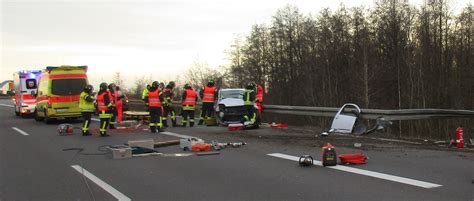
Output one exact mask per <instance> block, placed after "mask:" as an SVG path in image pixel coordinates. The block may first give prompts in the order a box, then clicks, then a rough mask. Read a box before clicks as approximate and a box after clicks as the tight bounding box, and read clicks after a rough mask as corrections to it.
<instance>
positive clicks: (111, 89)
mask: <svg viewBox="0 0 474 201" xmlns="http://www.w3.org/2000/svg"><path fill="white" fill-rule="evenodd" d="M115 87H116V86H115V84H114V83H110V84H109V90H110V91H115Z"/></svg>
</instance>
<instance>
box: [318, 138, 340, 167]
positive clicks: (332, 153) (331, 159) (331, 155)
mask: <svg viewBox="0 0 474 201" xmlns="http://www.w3.org/2000/svg"><path fill="white" fill-rule="evenodd" d="M336 156H337V155H336V148H335V147H334V146H332V145H331V144H329V143H327V144H326V145H324V146H323V147H322V148H321V157H322V160H321V162H322V164H323V166H335V165H337V157H336Z"/></svg>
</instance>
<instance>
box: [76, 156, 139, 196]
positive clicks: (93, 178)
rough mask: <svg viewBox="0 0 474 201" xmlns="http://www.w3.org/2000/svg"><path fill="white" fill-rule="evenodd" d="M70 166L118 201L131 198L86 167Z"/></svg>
mask: <svg viewBox="0 0 474 201" xmlns="http://www.w3.org/2000/svg"><path fill="white" fill-rule="evenodd" d="M71 167H72V168H74V169H75V170H77V171H78V172H79V173H81V174H82V175H84V176H85V177H87V178H88V179H90V180H91V181H93V182H94V183H95V184H97V185H98V186H100V187H101V188H102V189H104V190H105V191H107V192H108V193H110V194H111V195H112V196H114V197H115V198H117V199H118V200H119V201H131V200H132V199H130V198H129V197H127V196H125V195H124V194H122V193H121V192H119V191H118V190H117V189H115V188H114V187H112V186H110V185H109V184H107V183H105V182H104V181H102V180H101V179H99V178H98V177H96V176H95V175H93V174H92V173H90V172H89V171H87V170H86V169H84V168H82V167H81V166H79V165H71Z"/></svg>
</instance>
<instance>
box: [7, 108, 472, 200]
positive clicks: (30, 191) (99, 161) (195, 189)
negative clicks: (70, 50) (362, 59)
mask: <svg viewBox="0 0 474 201" xmlns="http://www.w3.org/2000/svg"><path fill="white" fill-rule="evenodd" d="M9 105H11V102H10V101H9V100H0V201H23V200H48V201H52V200H75V201H83V200H192V201H197V200H206V201H209V200H463V201H472V200H474V183H473V179H474V152H473V151H462V150H460V151H457V150H454V151H453V150H445V149H441V150H436V149H432V148H426V149H425V148H423V147H419V148H417V147H414V146H404V145H403V144H397V143H391V142H390V143H387V142H386V143H385V144H380V146H373V147H372V146H371V147H370V148H365V149H358V148H353V147H352V146H350V145H351V144H350V143H347V144H344V143H341V141H342V142H344V139H345V138H340V137H336V136H334V137H333V136H329V137H326V138H315V137H314V133H312V132H306V131H305V132H297V131H294V132H293V130H291V129H272V128H261V129H258V130H248V131H227V129H226V128H224V127H206V126H197V127H194V128H189V127H188V128H168V129H166V131H167V132H165V133H160V134H151V133H149V132H148V131H147V130H143V129H139V130H134V131H126V132H125V131H110V132H109V133H110V135H111V136H110V137H99V136H98V135H97V132H96V131H95V133H94V135H92V136H82V135H81V134H80V130H79V129H75V131H74V134H73V135H70V136H59V135H58V133H57V131H56V129H57V126H58V124H60V123H62V122H63V121H58V122H57V123H54V124H49V125H47V124H45V123H43V122H36V121H35V120H34V119H33V118H22V117H16V116H15V114H14V112H13V108H12V107H10V106H9ZM73 124H74V125H75V126H76V127H80V125H81V123H80V122H79V121H77V122H75V123H73ZM91 127H92V128H97V127H98V123H97V122H94V123H93V124H92V126H91ZM176 136H181V137H182V136H193V137H199V138H202V139H204V140H206V141H211V140H217V141H220V142H227V141H231V142H247V143H248V144H247V145H245V146H242V147H239V148H226V149H223V150H222V151H221V153H220V154H219V155H210V156H195V155H192V156H179V157H172V156H168V157H164V156H147V157H134V158H131V159H122V160H114V159H111V158H109V157H107V156H106V155H103V152H101V151H100V150H99V149H100V148H101V147H103V146H105V145H117V144H123V143H126V142H127V141H128V140H134V139H136V140H138V139H154V140H155V141H165V140H174V139H179V137H176ZM347 139H348V141H350V140H349V138H347ZM326 142H330V143H334V144H335V145H336V150H337V152H338V154H342V153H364V154H366V155H367V156H369V158H370V159H369V162H368V163H367V164H364V165H351V166H344V165H338V166H336V167H338V168H327V167H320V166H312V167H301V166H299V165H298V163H297V162H295V161H292V160H291V158H292V157H291V156H293V157H295V156H296V157H299V156H300V155H303V154H310V155H312V156H313V157H314V158H315V159H316V160H320V154H321V150H320V149H321V148H320V145H321V144H323V143H326ZM351 142H352V141H351ZM375 144H376V143H375ZM338 145H340V146H338ZM362 146H363V147H365V144H363V145H362ZM68 148H82V149H84V151H83V152H82V153H86V154H77V152H76V151H63V149H68ZM157 150H158V151H160V152H162V153H184V152H183V151H182V150H180V148H179V146H170V147H163V148H157ZM276 153H278V154H276ZM269 154H273V156H271V155H269ZM275 156H280V157H275ZM346 167H348V168H346Z"/></svg>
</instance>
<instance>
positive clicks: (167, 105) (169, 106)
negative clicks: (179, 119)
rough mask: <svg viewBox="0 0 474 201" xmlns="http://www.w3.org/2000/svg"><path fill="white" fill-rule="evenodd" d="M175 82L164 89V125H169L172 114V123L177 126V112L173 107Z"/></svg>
mask: <svg viewBox="0 0 474 201" xmlns="http://www.w3.org/2000/svg"><path fill="white" fill-rule="evenodd" d="M173 87H174V86H173V84H171V82H170V84H168V85H166V87H165V90H164V91H163V98H164V101H163V110H164V112H163V126H164V127H168V116H171V123H172V124H173V127H176V112H175V111H174V109H173V103H172V101H173V96H174V94H173Z"/></svg>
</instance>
